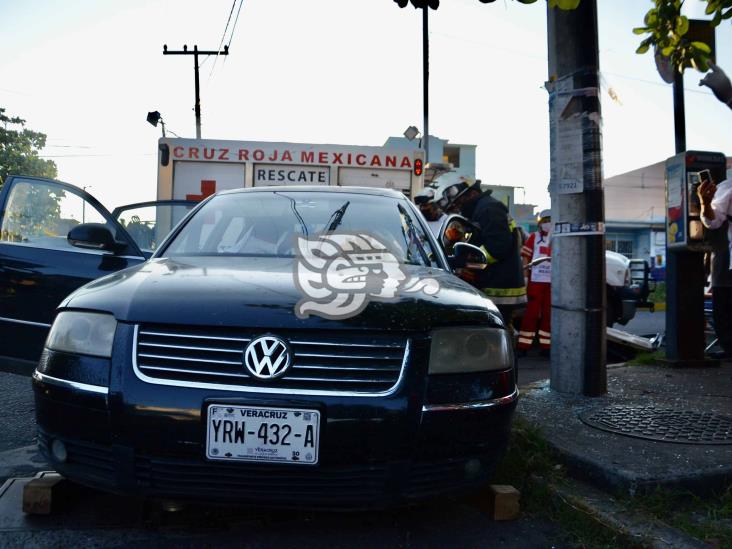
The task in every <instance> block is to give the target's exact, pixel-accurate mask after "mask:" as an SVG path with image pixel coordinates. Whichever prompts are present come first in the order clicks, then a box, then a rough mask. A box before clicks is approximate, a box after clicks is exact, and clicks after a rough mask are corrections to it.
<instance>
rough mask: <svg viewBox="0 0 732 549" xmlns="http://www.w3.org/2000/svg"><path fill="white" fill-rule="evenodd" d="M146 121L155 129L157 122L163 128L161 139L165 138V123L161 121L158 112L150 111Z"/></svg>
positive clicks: (161, 118)
mask: <svg viewBox="0 0 732 549" xmlns="http://www.w3.org/2000/svg"><path fill="white" fill-rule="evenodd" d="M147 121H148V122H149V123H150V124H152V125H153V126H155V127H156V128H157V126H158V122H160V126H162V128H163V137H165V122H164V121H163V117H162V115H161V114H160V113H159V112H158V111H150V112H149V113H147Z"/></svg>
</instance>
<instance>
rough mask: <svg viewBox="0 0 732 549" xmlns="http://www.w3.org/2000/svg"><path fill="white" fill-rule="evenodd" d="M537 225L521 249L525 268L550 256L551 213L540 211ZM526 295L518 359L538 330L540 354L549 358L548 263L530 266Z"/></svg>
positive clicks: (549, 280) (549, 293) (549, 301)
mask: <svg viewBox="0 0 732 549" xmlns="http://www.w3.org/2000/svg"><path fill="white" fill-rule="evenodd" d="M538 222H539V229H538V230H537V231H535V232H533V233H531V234H530V235H529V238H528V239H527V240H526V243H525V244H524V247H523V248H522V249H521V258H522V259H523V261H524V268H526V266H528V265H529V263H531V262H536V261H538V260H540V259H542V258H550V257H551V253H552V249H551V226H552V223H551V212H550V211H549V210H543V211H542V212H541V213H540V214H539V218H538ZM526 294H527V297H528V299H529V302H528V305H527V306H526V312H525V313H524V318H523V319H522V321H521V329H520V330H519V337H518V351H519V356H524V355H526V352H527V351H528V350H529V349H531V346H532V344H533V343H534V337H535V336H536V332H537V329H538V332H539V347H540V349H541V351H540V352H541V355H542V356H549V353H550V350H551V343H552V340H551V314H552V263H551V261H550V260H547V261H543V262H541V263H535V264H534V265H533V267H531V270H530V271H529V282H528V284H527V285H526Z"/></svg>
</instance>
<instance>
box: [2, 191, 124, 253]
mask: <svg viewBox="0 0 732 549" xmlns="http://www.w3.org/2000/svg"><path fill="white" fill-rule="evenodd" d="M80 223H105V224H106V225H107V226H108V227H109V228H110V230H111V231H112V232H113V234H114V233H115V227H113V226H112V225H111V224H110V223H108V222H107V220H106V219H105V217H104V215H103V214H102V213H101V212H100V211H99V210H98V209H97V208H96V207H94V205H93V204H91V203H90V202H88V201H87V200H85V199H84V198H83V197H82V196H81V195H80V194H77V193H75V192H74V191H72V190H69V189H67V188H65V187H61V186H60V185H54V184H53V183H51V182H49V183H43V182H39V181H33V180H15V181H14V182H13V187H12V188H11V189H10V194H9V196H8V199H7V202H6V205H5V215H4V216H3V218H2V224H1V225H0V241H2V242H10V243H14V244H20V245H25V246H33V247H40V248H52V249H74V250H77V251H78V248H73V246H71V244H69V243H68V240H67V239H66V236H67V235H68V233H69V231H70V230H71V229H72V228H73V227H75V226H76V225H79V224H80Z"/></svg>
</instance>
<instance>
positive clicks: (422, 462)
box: [33, 187, 518, 508]
mask: <svg viewBox="0 0 732 549" xmlns="http://www.w3.org/2000/svg"><path fill="white" fill-rule="evenodd" d="M68 238H69V242H70V243H71V244H72V245H74V246H77V247H81V248H87V249H96V250H105V251H106V253H109V254H110V255H113V254H115V253H117V252H115V248H114V246H115V244H114V237H113V235H112V234H111V233H110V231H109V229H108V228H107V227H106V226H105V225H101V224H88V223H87V224H81V225H78V226H76V227H74V229H73V230H72V231H71V232H70V233H69V237H68ZM452 253H453V254H454V255H451V256H449V257H448V256H446V255H445V254H444V251H443V249H442V246H441V244H440V243H439V242H438V241H437V240H436V239H435V238H434V237H433V236H432V235H431V234H430V231H429V230H428V228H427V226H426V224H425V222H424V220H423V219H422V217H421V216H420V215H419V213H418V212H417V210H416V209H415V208H414V207H413V206H412V204H411V203H410V202H409V201H408V200H407V199H406V198H405V197H404V196H402V195H401V194H400V193H398V192H395V191H389V190H377V189H357V188H349V189H344V188H322V187H318V188H314V187H274V188H273V187H270V188H254V189H242V190H238V191H231V192H226V193H222V194H218V195H215V196H213V197H210V198H209V199H207V200H206V201H204V202H203V203H201V205H199V206H198V207H197V208H196V209H194V210H193V211H192V212H191V213H190V214H189V215H188V216H187V217H186V218H185V220H184V221H183V222H182V223H181V224H179V225H178V227H177V228H176V229H175V230H174V231H173V232H172V233H171V234H170V235H169V236H168V237H167V239H166V240H165V241H164V242H163V243H162V244H161V245H160V246H159V247H158V248H157V250H156V251H155V253H154V254H153V255H152V257H151V258H150V259H149V260H148V261H146V262H144V263H142V264H140V265H137V266H134V267H130V268H127V269H124V270H121V271H118V272H116V273H113V274H110V275H108V276H105V277H103V278H99V279H97V280H94V281H92V282H90V283H88V284H86V285H85V286H83V287H81V288H80V289H79V290H77V291H75V292H74V293H73V294H71V295H70V296H69V297H67V298H66V299H65V300H64V301H63V302H62V303H61V305H60V306H59V308H58V311H57V314H56V316H55V319H54V321H53V325H52V327H51V330H50V333H49V335H48V338H47V340H46V344H45V347H44V350H43V353H42V356H41V359H40V362H39V364H38V367H37V369H36V371H35V372H34V374H33V385H34V390H35V398H36V414H37V423H38V427H39V439H40V444H41V448H42V451H43V453H44V455H45V456H46V458H47V459H48V461H49V463H50V464H51V465H52V466H53V467H54V468H55V469H56V470H58V471H59V472H61V473H62V474H63V475H65V476H67V477H68V478H70V479H72V480H74V481H77V482H79V483H83V484H87V485H90V486H93V487H97V488H101V489H105V490H108V491H112V492H118V493H124V494H135V495H141V496H146V497H165V498H174V499H205V500H213V501H237V502H243V503H247V502H251V503H257V504H259V505H261V504H267V505H284V506H289V507H308V508H309V507H313V506H320V507H330V508H334V507H344V506H348V507H368V506H375V505H378V506H380V505H388V504H394V503H405V502H407V503H408V502H410V501H414V500H416V499H420V498H424V497H429V496H433V495H438V494H447V493H454V492H460V491H464V490H466V489H469V488H472V487H476V486H479V485H480V484H481V482H485V481H486V480H487V479H488V478H489V475H490V474H491V472H492V470H493V469H494V467H495V465H496V463H497V461H498V460H499V459H500V458H501V456H502V454H503V452H504V450H505V447H506V444H507V440H508V435H509V431H510V423H511V416H512V413H513V410H514V408H515V405H516V399H517V394H518V392H517V388H516V381H515V370H514V357H513V352H512V346H511V341H510V336H509V334H508V332H507V330H506V329H505V327H504V324H503V321H502V319H501V317H500V315H499V314H498V312H497V310H496V308H495V307H494V306H493V304H492V303H491V302H490V301H489V300H488V299H487V298H485V297H484V296H483V295H481V294H480V293H479V292H477V291H476V290H475V289H473V288H472V287H471V286H470V285H468V284H467V283H465V282H463V281H462V280H461V279H460V278H458V277H457V276H455V274H453V272H454V270H455V269H456V268H481V267H485V257H484V256H483V257H481V253H480V252H479V250H477V249H473V248H472V247H471V246H469V245H465V244H458V245H456V246H454V248H453V249H452Z"/></svg>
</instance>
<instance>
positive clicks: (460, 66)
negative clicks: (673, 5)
mask: <svg viewBox="0 0 732 549" xmlns="http://www.w3.org/2000/svg"><path fill="white" fill-rule="evenodd" d="M232 1H233V0H208V1H206V2H201V1H200V0H199V1H195V0H125V1H124V2H120V1H111V0H69V1H67V2H58V1H55V0H1V1H0V52H2V53H0V106H2V107H4V108H6V109H7V112H6V114H9V115H15V116H20V117H22V118H24V119H26V120H27V126H28V127H29V128H31V129H34V130H38V131H42V132H44V133H46V134H47V135H48V143H47V147H46V148H45V149H44V151H43V153H42V154H43V155H44V157H46V158H52V159H53V160H54V161H55V162H56V164H57V165H58V178H59V179H61V180H63V181H67V182H69V183H72V184H75V185H77V186H79V187H86V188H87V190H88V191H89V192H91V193H92V194H93V195H94V196H96V197H97V198H98V199H99V200H100V201H101V202H102V203H103V204H105V205H106V206H107V207H108V208H109V209H112V208H113V207H115V206H118V205H121V204H126V203H131V202H138V201H144V200H153V199H154V198H155V192H156V181H157V165H156V162H157V152H156V151H157V139H158V138H159V137H160V128H159V127H158V128H154V127H152V126H151V125H149V124H148V123H147V122H146V121H145V116H146V114H147V112H148V111H153V110H158V111H160V112H161V113H162V115H163V118H164V120H165V122H166V126H167V128H168V129H169V130H172V131H173V132H175V133H176V134H178V135H180V136H181V137H194V136H195V119H194V113H193V103H194V93H193V60H192V58H191V57H189V56H163V54H162V49H163V44H167V45H168V46H169V48H170V49H180V48H182V46H183V45H184V44H188V46H189V48H192V47H193V45H194V44H197V45H198V46H199V48H200V49H207V50H208V49H210V50H214V49H216V48H217V47H218V46H219V45H220V44H221V43H222V39H223V40H224V42H223V43H229V42H230V55H229V56H228V58H218V59H216V60H214V58H213V57H209V58H207V59H206V60H204V61H203V64H202V67H201V72H200V77H201V104H202V120H203V125H202V135H203V137H204V138H215V139H234V140H249V141H290V142H303V143H331V144H349V145H376V146H380V145H382V144H383V143H384V142H385V141H386V139H387V137H389V136H398V135H401V133H402V132H403V131H404V129H405V128H407V127H408V126H410V125H415V126H417V127H420V128H421V126H422V76H421V70H422V42H421V16H420V13H419V12H418V11H417V10H414V9H412V8H411V6H409V7H407V8H406V9H399V8H398V6H397V5H396V4H395V3H394V2H393V1H392V0H311V1H307V2H306V1H303V0H243V3H242V8H241V11H240V13H239V19H238V22H237V25H236V27H235V32H234V34H233V36H232V35H231V26H232V25H231V24H230V26H229V31H228V32H227V34H226V35H224V34H223V33H224V28H225V25H226V22H227V18H228V16H229V13H230V11H231V8H232ZM686 4H687V8H688V9H687V14H688V15H689V16H691V17H703V6H704V4H703V3H702V2H701V1H698V0H687V1H686ZM651 5H652V2H651V1H650V0H598V9H599V33H600V70H601V73H602V82H603V96H602V109H603V124H604V125H603V161H604V173H605V176H606V177H610V176H613V175H617V174H619V173H623V172H625V171H629V170H633V169H637V168H639V167H642V166H645V165H648V164H652V163H655V162H658V161H660V160H664V159H665V158H667V157H669V156H672V155H673V154H674V131H673V113H672V91H671V86H670V85H667V84H664V83H663V81H662V80H661V78H660V77H659V76H658V74H657V72H656V69H655V64H654V62H653V58H652V56H650V55H637V54H635V48H636V47H637V44H638V42H639V41H640V38H639V37H637V36H635V35H633V34H632V32H631V30H632V28H633V27H634V26H639V25H641V24H642V20H643V15H644V13H645V12H646V11H647V9H648V8H649V7H650V6H651ZM237 7H238V2H237ZM235 15H236V12H235V13H234V16H235ZM233 19H234V17H233V16H232V23H233ZM429 38H430V121H429V127H430V134H431V135H436V136H438V137H440V138H443V139H448V140H450V141H451V142H453V143H464V144H475V145H477V166H476V172H477V173H476V175H477V177H479V178H480V179H482V180H483V181H484V182H486V183H491V184H498V185H514V186H517V187H522V188H523V191H522V190H519V192H518V193H517V196H516V200H517V201H519V202H521V201H526V202H529V203H533V204H537V205H539V206H540V207H548V206H549V196H548V194H547V190H546V189H547V184H548V179H549V129H548V96H547V92H546V91H545V89H544V87H543V84H544V81H545V80H546V78H547V61H546V59H547V51H546V50H547V46H546V4H545V2H543V1H541V0H540V1H539V2H537V3H535V4H532V5H523V4H520V3H518V2H516V1H515V0H498V1H497V2H495V3H492V4H482V3H480V2H478V0H442V2H441V5H440V8H439V10H438V11H436V12H434V11H433V12H431V13H430V36H429ZM717 63H718V64H719V65H720V66H721V67H723V68H726V70H727V72H728V74H732V25H730V23H729V22H727V23H723V24H722V25H721V26H720V27H718V28H717ZM701 76H702V75H701V74H700V73H697V72H696V71H693V70H689V71H687V74H686V76H685V88H686V90H687V93H686V116H687V121H686V125H687V147H688V149H701V150H715V151H722V152H724V153H726V154H727V155H732V112H730V110H729V108H727V107H726V106H724V105H722V104H721V103H720V102H718V101H717V100H716V99H715V98H714V96H713V95H712V94H711V92H710V91H709V90H708V88H702V87H699V85H698V82H699V79H700V78H701ZM609 89H612V90H613V91H614V93H615V94H616V95H617V97H618V101H614V100H612V99H611V98H610V95H609V93H608V91H609Z"/></svg>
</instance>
